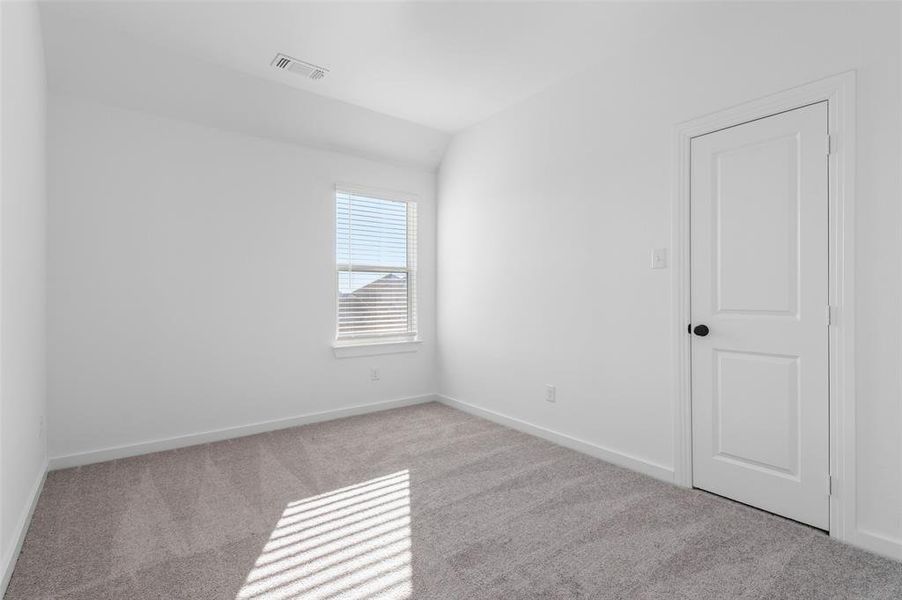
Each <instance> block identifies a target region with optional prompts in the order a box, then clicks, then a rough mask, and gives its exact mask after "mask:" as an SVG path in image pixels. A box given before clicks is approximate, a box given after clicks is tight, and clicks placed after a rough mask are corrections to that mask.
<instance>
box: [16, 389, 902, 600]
mask: <svg viewBox="0 0 902 600" xmlns="http://www.w3.org/2000/svg"><path fill="white" fill-rule="evenodd" d="M6 598H7V599H8V600H13V599H15V600H18V599H23V600H41V599H47V598H53V599H75V598H83V599H89V600H103V599H106V598H117V599H127V600H137V599H145V598H146V599H150V598H153V599H155V600H156V599H170V598H171V599H175V598H184V599H192V600H202V599H206V598H229V599H232V598H240V599H242V600H271V599H287V598H303V599H305V600H308V599H317V600H326V599H328V600H339V599H341V600H350V599H362V598H393V599H398V600H401V599H406V598H415V599H449V600H453V599H458V598H460V599H466V600H476V599H490V598H497V599H514V600H519V599H530V598H590V599H609V598H610V599H613V598H622V599H630V600H633V599H635V600H639V599H653V598H659V599H668V600H671V599H678V598H685V599H693V600H706V599H713V598H730V599H738V598H743V599H751V598H768V599H771V598H773V599H777V598H780V599H786V600H805V599H813V598H825V599H826V598H831V599H836V600H840V599H842V600H846V599H863V598H869V599H886V600H891V599H895V600H898V599H899V598H902V564H900V563H895V562H892V561H888V560H884V559H882V558H879V557H876V556H873V555H870V554H867V553H865V552H861V551H858V550H855V549H853V548H850V547H848V546H844V545H842V544H839V543H836V542H834V541H832V540H830V539H829V538H828V537H827V536H825V535H824V534H822V533H820V532H817V531H815V530H812V529H809V528H807V527H804V526H801V525H798V524H795V523H792V522H789V521H786V520H783V519H780V518H778V517H775V516H772V515H768V514H765V513H762V512H759V511H756V510H753V509H750V508H747V507H744V506H742V505H739V504H736V503H733V502H730V501H728V500H724V499H721V498H717V497H714V496H711V495H709V494H705V493H703V492H698V491H688V490H684V489H679V488H676V487H673V486H670V485H667V484H664V483H661V482H658V481H655V480H653V479H650V478H648V477H645V476H642V475H638V474H635V473H632V472H630V471H626V470H624V469H620V468H617V467H614V466H612V465H609V464H607V463H604V462H601V461H599V460H596V459H593V458H590V457H588V456H584V455H582V454H578V453H576V452H572V451H570V450H567V449H564V448H561V447H559V446H555V445H553V444H550V443H548V442H545V441H543V440H540V439H537V438H534V437H531V436H528V435H525V434H521V433H518V432H515V431H512V430H509V429H505V428H503V427H500V426H497V425H495V424H493V423H489V422H487V421H483V420H481V419H477V418H475V417H472V416H469V415H467V414H464V413H461V412H458V411H456V410H453V409H450V408H447V407H445V406H442V405H439V404H425V405H419V406H414V407H410V408H403V409H398V410H392V411H387V412H381V413H376V414H371V415H365V416H360V417H352V418H348V419H343V420H339V421H331V422H328V423H320V424H316V425H309V426H305V427H300V428H294V429H287V430H282V431H277V432H272V433H266V434H261V435H256V436H252V437H246V438H241V439H237V440H231V441H226V442H219V443H214V444H207V445H203V446H195V447H192V448H186V449H182V450H175V451H171V452H161V453H158V454H151V455H147V456H141V457H137V458H131V459H125V460H118V461H113V462H108V463H103V464H97V465H91V466H88V467H82V468H78V469H69V470H64V471H55V472H53V473H51V474H50V475H49V477H48V479H47V483H46V486H45V488H44V493H43V494H42V496H41V498H40V501H39V503H38V506H37V511H36V513H35V516H34V520H33V522H32V525H31V528H30V530H29V532H28V536H27V538H26V540H25V546H24V549H23V551H22V554H21V556H20V558H19V561H18V564H17V565H16V569H15V571H14V573H13V577H12V581H11V582H10V587H9V590H8V593H7V595H6Z"/></svg>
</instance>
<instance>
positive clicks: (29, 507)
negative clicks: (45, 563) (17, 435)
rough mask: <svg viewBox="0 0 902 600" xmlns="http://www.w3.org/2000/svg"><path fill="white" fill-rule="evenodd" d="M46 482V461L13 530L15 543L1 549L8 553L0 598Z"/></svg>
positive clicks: (5, 559)
mask: <svg viewBox="0 0 902 600" xmlns="http://www.w3.org/2000/svg"><path fill="white" fill-rule="evenodd" d="M46 480H47V461H44V465H43V468H41V472H40V474H39V475H38V478H37V479H36V480H35V482H34V486H32V488H31V495H30V497H29V499H28V504H26V505H25V506H24V507H23V508H22V513H21V514H20V515H19V520H18V521H17V522H16V524H15V527H14V528H13V535H14V536H15V542H14V543H13V544H12V546H11V547H10V548H9V549H8V550H7V549H6V548H0V552H5V553H6V554H4V555H3V562H2V563H0V568H2V571H0V598H2V597H3V595H4V594H6V586H8V585H9V580H10V578H11V577H12V576H13V569H14V568H15V566H16V560H18V558H19V552H21V550H22V544H23V543H24V542H25V534H26V533H28V526H29V525H31V517H32V515H34V509H35V507H36V506H37V505H38V498H39V497H40V496H41V491H42V490H43V489H44V481H46Z"/></svg>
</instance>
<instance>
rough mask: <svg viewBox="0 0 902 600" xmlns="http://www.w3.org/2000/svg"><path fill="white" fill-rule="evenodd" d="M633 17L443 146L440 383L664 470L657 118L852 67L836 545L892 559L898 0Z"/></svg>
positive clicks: (669, 452)
mask: <svg viewBox="0 0 902 600" xmlns="http://www.w3.org/2000/svg"><path fill="white" fill-rule="evenodd" d="M648 10H650V11H665V12H663V13H662V12H656V13H655V15H657V18H656V19H655V20H650V21H649V23H650V27H657V31H656V32H655V35H653V36H649V37H647V38H646V39H645V40H643V41H642V42H641V43H637V44H636V45H635V46H634V47H633V48H629V49H625V50H624V51H623V52H622V53H620V54H619V55H618V56H616V57H613V58H610V59H608V60H606V61H605V62H604V63H603V64H601V65H600V66H598V67H597V68H594V69H593V70H591V71H589V72H586V73H584V74H581V75H579V76H576V77H574V78H571V79H570V80H568V81H567V82H565V83H564V84H562V85H560V86H556V87H554V88H552V89H550V90H548V91H546V92H544V93H542V94H540V95H538V96H535V97H533V98H532V99H530V100H528V101H526V102H525V103H523V104H521V105H519V106H517V107H514V108H512V109H510V110H508V111H506V112H504V113H502V114H500V115H498V116H496V117H494V118H492V119H490V120H489V121H487V122H484V123H483V124H481V125H478V126H476V127H474V128H471V129H470V130H468V131H466V132H464V133H462V134H460V135H458V136H456V137H455V139H454V140H453V141H452V143H451V146H450V148H449V150H448V153H447V154H446V157H445V160H444V162H443V164H442V167H441V171H440V176H439V197H440V205H439V221H438V223H439V230H438V239H439V264H438V272H439V284H438V298H439V304H438V311H439V320H438V328H439V336H440V338H439V340H440V343H439V349H438V357H439V385H440V390H441V391H442V392H443V393H444V394H446V395H448V396H450V397H452V398H455V399H457V400H460V401H463V402H468V403H471V404H474V405H476V406H478V407H481V408H484V409H488V410H493V411H496V412H500V413H502V414H504V415H507V416H510V417H514V418H517V419H521V420H524V421H527V422H529V423H532V424H535V425H539V426H542V427H546V428H549V429H551V430H554V431H556V432H559V433H563V434H567V435H570V436H574V437H577V438H580V439H582V440H585V441H587V442H590V443H592V444H596V445H599V446H603V447H605V448H608V449H610V450H612V451H614V452H617V453H620V454H623V455H628V456H631V457H635V458H638V459H640V460H642V461H645V462H647V463H651V464H653V465H655V466H657V467H663V468H664V469H672V467H673V408H674V398H675V395H674V379H673V377H674V374H673V373H672V364H673V363H672V340H671V332H672V330H673V329H672V324H671V322H670V319H671V298H670V271H667V270H663V271H653V270H650V269H649V266H650V252H651V249H652V248H656V247H667V246H669V244H670V231H671V229H670V227H671V223H670V218H671V214H670V203H671V198H672V187H671V182H672V175H673V171H672V169H673V156H672V148H673V131H674V126H675V125H676V124H677V123H680V122H682V121H686V120H689V119H692V118H695V117H698V116H701V115H704V114H707V113H710V112H713V111H716V110H719V109H722V108H726V107H729V106H732V105H735V104H739V103H742V102H745V101H748V100H751V99H754V98H757V97H760V96H763V95H767V94H770V93H774V92H777V91H780V90H783V89H787V88H791V87H794V86H798V85H801V84H803V83H806V82H808V81H812V80H815V79H818V78H821V77H825V76H829V75H833V74H836V73H840V72H843V71H846V70H849V69H857V70H858V166H857V190H856V191H857V202H858V205H857V209H856V210H857V214H856V220H857V234H858V242H857V259H858V264H857V267H858V271H857V274H856V278H857V279H856V292H857V296H856V302H857V308H858V312H857V314H856V318H857V340H856V344H857V356H858V359H857V362H856V367H857V378H858V379H857V400H858V415H857V419H858V423H857V424H858V428H859V430H858V433H859V435H858V448H857V457H858V473H859V480H858V481H857V482H856V483H857V506H858V523H857V527H858V529H857V532H856V535H857V536H858V537H857V539H856V540H854V541H855V542H856V543H860V544H865V545H870V547H873V548H877V549H879V550H881V551H883V552H887V553H893V552H897V555H898V556H899V557H902V523H900V518H902V462H900V458H902V454H900V447H899V444H900V433H899V432H900V431H902V410H900V397H902V395H900V378H899V364H900V358H902V353H900V332H902V322H900V318H899V306H900V305H902V278H900V274H902V241H900V222H902V221H900V216H902V215H900V202H899V199H900V180H899V154H900V153H899V147H900V140H899V135H898V131H899V127H900V111H899V105H900V96H899V60H900V58H899V45H898V44H899V22H900V21H899V12H898V11H899V7H898V5H895V4H858V5H852V4H814V3H801V4H794V5H778V4H769V3H765V4H761V5H757V6H756V5H748V4H732V3H729V4H726V5H716V4H701V5H688V4H686V5H681V4H676V5H673V6H671V7H669V8H667V9H664V8H661V7H660V6H650V7H649V8H648ZM666 11H670V12H669V13H668V12H666ZM662 14H663V15H667V14H669V17H667V18H664V19H662V18H660V15H662ZM546 383H547V384H555V385H557V391H558V401H557V404H548V403H546V402H544V400H543V386H544V384H546Z"/></svg>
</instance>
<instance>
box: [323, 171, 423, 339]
mask: <svg viewBox="0 0 902 600" xmlns="http://www.w3.org/2000/svg"><path fill="white" fill-rule="evenodd" d="M384 196H385V195H384V194H378V193H369V192H363V191H359V190H352V189H349V188H343V187H338V188H337V189H336V191H335V239H336V248H335V258H336V261H335V262H336V280H337V286H338V320H337V321H338V322H337V334H336V339H337V340H338V341H345V342H349V343H353V342H366V341H391V340H413V339H415V338H416V335H417V316H416V314H417V311H416V275H417V271H416V256H417V244H416V240H417V236H416V226H417V205H416V202H413V201H411V200H399V199H394V198H392V199H389V198H386V197H384Z"/></svg>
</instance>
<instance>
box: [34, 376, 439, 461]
mask: <svg viewBox="0 0 902 600" xmlns="http://www.w3.org/2000/svg"><path fill="white" fill-rule="evenodd" d="M436 400H438V398H437V397H436V396H435V395H434V394H424V395H422V396H411V397H408V398H398V399H395V400H386V401H383V402H372V403H369V404H358V405H356V406H349V407H347V408H339V409H336V410H327V411H324V412H318V413H309V414H306V415H298V416H295V417H288V418H285V419H275V420H272V421H262V422H259V423H251V424H249V425H239V426H237V427H227V428H225V429H216V430H213V431H204V432H201V433H192V434H188V435H182V436H177V437H171V438H164V439H159V440H151V441H147V442H139V443H137V444H128V445H125V446H115V447H112V448H101V449H98V450H90V451H88V452H79V453H77V454H68V455H65V456H54V457H53V458H51V459H50V470H51V471H55V470H57V469H67V468H69V467H80V466H83V465H89V464H92V463H98V462H104V461H108V460H115V459H117V458H128V457H130V456H139V455H141V454H150V453H151V452H161V451H163V450H173V449H175V448H184V447H186V446H195V445H197V444H206V443H208V442H218V441H221V440H228V439H232V438H238V437H244V436H247V435H254V434H257V433H265V432H267V431H275V430H277V429H286V428H288V427H297V426H299V425H308V424H310V423H319V422H321V421H331V420H333V419H341V418H344V417H352V416H355V415H362V414H366V413H371V412H378V411H381V410H388V409H391V408H400V407H402V406H411V405H414V404H422V403H424V402H434V401H436Z"/></svg>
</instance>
